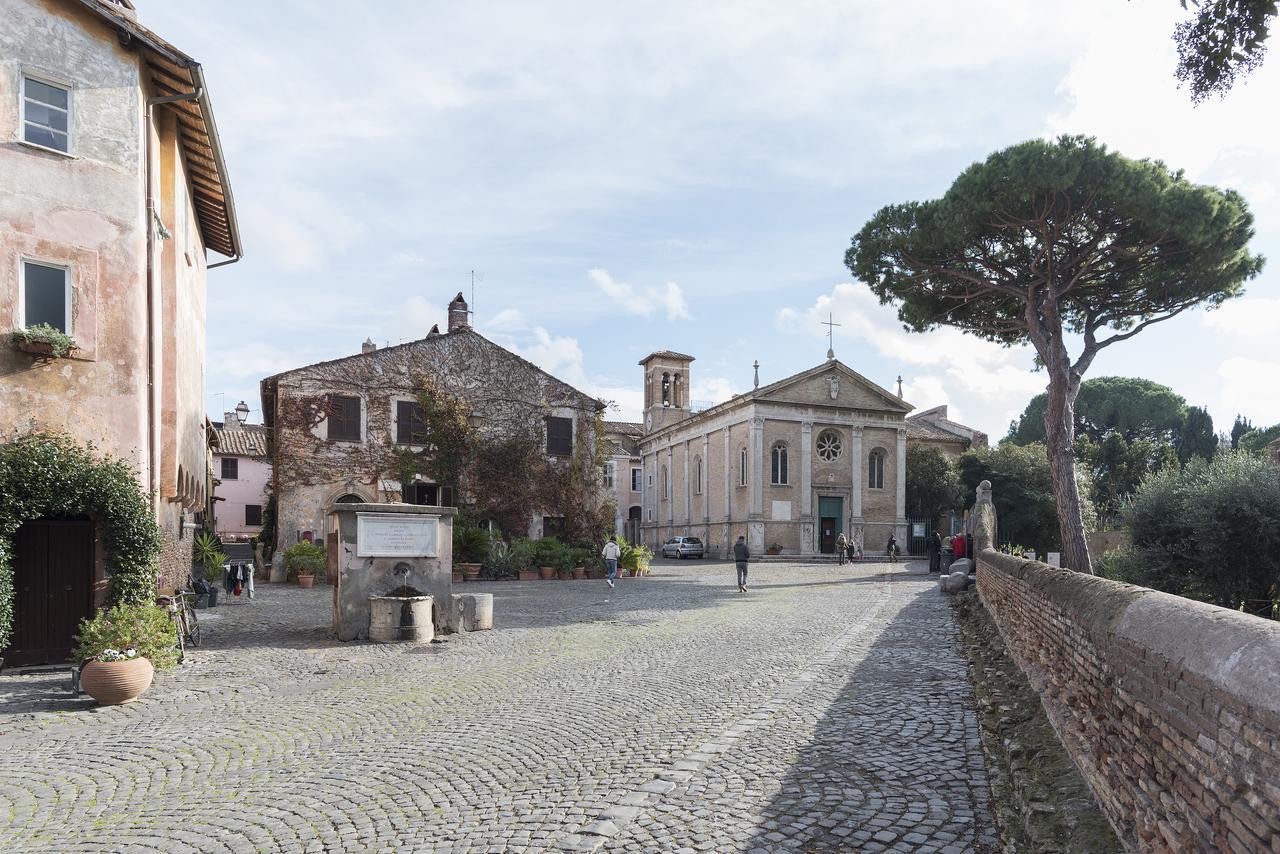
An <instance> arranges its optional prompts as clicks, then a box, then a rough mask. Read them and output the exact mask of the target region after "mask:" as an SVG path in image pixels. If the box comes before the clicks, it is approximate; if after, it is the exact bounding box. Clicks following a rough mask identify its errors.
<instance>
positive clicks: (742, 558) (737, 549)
mask: <svg viewBox="0 0 1280 854" xmlns="http://www.w3.org/2000/svg"><path fill="white" fill-rule="evenodd" d="M733 560H734V562H735V563H737V565H738V590H739V591H741V592H742V593H746V592H747V561H749V560H751V549H749V548H747V538H746V537H742V536H739V537H738V541H737V542H736V543H734V544H733Z"/></svg>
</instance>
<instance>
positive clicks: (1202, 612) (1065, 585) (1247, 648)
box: [979, 549, 1280, 715]
mask: <svg viewBox="0 0 1280 854" xmlns="http://www.w3.org/2000/svg"><path fill="white" fill-rule="evenodd" d="M979 558H980V559H981V561H982V562H983V563H985V564H987V566H988V567H989V568H991V569H994V570H996V571H998V572H1001V573H1003V574H1005V575H1008V576H1012V577H1014V578H1017V579H1019V580H1021V581H1023V582H1024V583H1026V584H1027V585H1029V586H1030V587H1032V588H1034V589H1037V590H1039V591H1040V592H1041V593H1042V594H1044V596H1045V597H1046V598H1048V599H1049V600H1050V601H1052V602H1055V603H1057V604H1058V605H1060V606H1062V608H1063V610H1064V611H1066V612H1067V613H1069V614H1071V615H1073V616H1074V617H1075V618H1076V619H1077V620H1079V621H1080V623H1081V624H1082V625H1083V626H1084V627H1085V628H1087V629H1091V630H1093V631H1095V632H1097V633H1098V634H1099V636H1100V637H1101V638H1105V637H1106V636H1107V635H1108V634H1113V635H1115V636H1117V637H1120V638H1124V639H1126V640H1128V641H1131V642H1132V643H1134V644H1136V645H1138V646H1139V647H1141V648H1144V649H1149V650H1152V651H1154V652H1157V653H1158V654H1160V655H1161V656H1163V657H1165V658H1167V659H1169V660H1170V661H1173V662H1176V663H1178V664H1180V666H1182V667H1183V668H1185V669H1186V670H1188V671H1190V672H1192V673H1194V674H1196V675H1197V676H1200V677H1202V678H1204V679H1205V680H1207V681H1208V682H1210V683H1211V684H1213V685H1216V686H1218V687H1219V688H1221V689H1222V690H1224V691H1226V692H1228V693H1230V694H1232V695H1234V696H1236V697H1238V698H1239V699H1241V700H1242V701H1244V702H1245V703H1248V704H1249V705H1250V706H1253V707H1255V708H1259V709H1264V710H1266V711H1268V712H1270V713H1271V714H1275V715H1280V689H1278V688H1277V686H1280V623H1277V622H1274V621H1272V620H1264V619H1262V618H1260V617H1254V616H1250V615H1248V614H1242V613H1239V612H1237V611H1231V610H1228V609H1226V608H1220V607H1218V606H1216V605H1210V604H1207V603H1205V602H1197V601H1195V600H1194V599H1185V598H1183V597H1181V596H1174V595H1172V594H1169V593H1162V592H1160V591H1158V590H1150V589H1147V588H1145V587H1136V586H1134V585H1132V584H1124V583H1121V582H1118V581H1111V580H1110V579H1106V578H1099V577H1098V576H1096V575H1084V574H1082V573H1079V572H1073V571H1071V570H1069V569H1058V568H1056V567H1052V566H1049V565H1048V564H1045V563H1040V562H1039V561H1033V560H1027V559H1025V558H1019V557H1014V556H1012V555H1006V554H1001V553H1000V552H997V551H995V550H993V549H984V550H983V551H982V552H981V553H980V554H979ZM979 571H980V572H981V570H979Z"/></svg>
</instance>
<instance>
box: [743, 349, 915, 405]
mask: <svg viewBox="0 0 1280 854" xmlns="http://www.w3.org/2000/svg"><path fill="white" fill-rule="evenodd" d="M754 397H755V398H756V399H757V400H769V401H775V402H777V403H793V404H795V403H798V404H804V405H809V406H838V407H842V408H848V409H871V410H876V409H878V410H882V411H887V412H896V413H907V412H910V411H911V409H912V406H911V404H909V403H907V402H906V401H905V400H903V399H902V398H900V397H898V396H897V395H896V394H894V393H893V392H891V391H889V390H888V389H884V388H881V387H880V386H878V385H876V384H875V383H873V382H872V381H871V380H869V379H867V378H866V377H864V376H862V374H859V373H858V372H857V371H855V370H853V369H852V368H850V367H849V366H847V365H845V364H843V363H841V362H840V361H838V360H832V361H830V362H827V363H825V364H822V365H818V366H816V367H814V368H811V369H809V370H807V371H804V372H803V373H799V374H796V375H795V376H793V377H788V378H787V379H784V380H779V381H778V382H776V383H773V384H772V385H769V386H766V387H764V388H761V389H759V390H758V391H757V392H756V393H755V395H754Z"/></svg>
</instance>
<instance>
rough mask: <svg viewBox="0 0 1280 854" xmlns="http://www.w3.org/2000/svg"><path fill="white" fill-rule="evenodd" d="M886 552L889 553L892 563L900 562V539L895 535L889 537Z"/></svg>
mask: <svg viewBox="0 0 1280 854" xmlns="http://www.w3.org/2000/svg"><path fill="white" fill-rule="evenodd" d="M885 551H887V552H888V553H889V560H890V562H892V563H897V562H898V538H897V537H895V536H894V535H893V534H890V535H889V544H888V545H887V546H886V547H885Z"/></svg>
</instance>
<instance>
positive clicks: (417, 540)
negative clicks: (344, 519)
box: [356, 513, 440, 557]
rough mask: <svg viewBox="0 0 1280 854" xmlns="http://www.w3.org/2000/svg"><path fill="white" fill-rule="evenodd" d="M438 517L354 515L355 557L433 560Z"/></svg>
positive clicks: (437, 532)
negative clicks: (421, 558)
mask: <svg viewBox="0 0 1280 854" xmlns="http://www.w3.org/2000/svg"><path fill="white" fill-rule="evenodd" d="M439 531H440V518H439V517H438V516H420V515H418V514H409V513H360V514H358V515H357V516H356V556H357V557H435V556H436V544H437V541H438V540H439Z"/></svg>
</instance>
